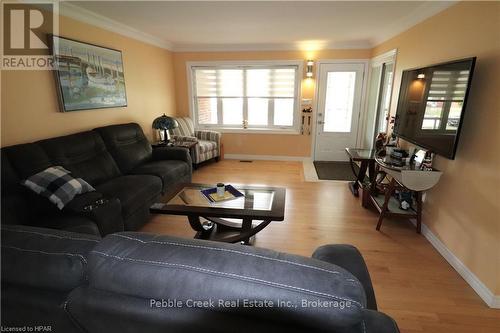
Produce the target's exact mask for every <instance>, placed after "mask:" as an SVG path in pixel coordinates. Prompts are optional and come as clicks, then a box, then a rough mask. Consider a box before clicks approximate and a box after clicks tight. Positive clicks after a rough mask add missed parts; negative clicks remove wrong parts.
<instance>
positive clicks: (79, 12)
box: [59, 1, 173, 51]
mask: <svg viewBox="0 0 500 333" xmlns="http://www.w3.org/2000/svg"><path fill="white" fill-rule="evenodd" d="M59 14H60V15H63V16H66V17H70V18H72V19H75V20H77V21H80V22H83V23H87V24H90V25H93V26H96V27H99V28H102V29H105V30H108V31H112V32H115V33H117V34H120V35H122V36H125V37H130V38H132V39H136V40H138V41H141V42H143V43H147V44H151V45H154V46H157V47H160V48H162V49H165V50H169V51H172V50H173V45H172V43H171V42H169V41H166V40H163V39H161V38H158V37H155V36H152V35H150V34H147V33H145V32H142V31H139V30H137V29H134V28H131V27H129V26H128V25H126V24H123V23H120V22H118V21H115V20H112V19H110V18H108V17H105V16H102V15H99V14H96V13H94V12H92V11H90V10H87V9H84V8H81V7H79V6H77V5H75V4H72V3H69V2H67V1H61V2H60V3H59Z"/></svg>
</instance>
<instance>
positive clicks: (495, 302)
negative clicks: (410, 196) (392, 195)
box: [412, 220, 500, 309]
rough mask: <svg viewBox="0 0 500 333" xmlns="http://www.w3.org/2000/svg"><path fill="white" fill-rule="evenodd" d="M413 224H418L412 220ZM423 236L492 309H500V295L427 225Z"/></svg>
mask: <svg viewBox="0 0 500 333" xmlns="http://www.w3.org/2000/svg"><path fill="white" fill-rule="evenodd" d="M412 223H413V224H416V222H415V221H414V220H412ZM422 235H423V236H424V237H425V238H427V240H428V241H429V243H431V244H432V246H434V248H435V249H436V250H437V251H438V252H439V253H440V254H441V255H442V256H443V257H444V258H445V259H446V261H447V262H448V263H449V264H450V265H451V266H452V267H453V268H454V269H455V270H456V271H457V273H458V274H460V276H461V277H462V278H463V279H464V280H465V281H466V282H467V283H468V284H469V285H470V286H471V287H472V289H474V291H475V292H476V293H477V294H478V295H479V297H481V299H482V300H483V301H484V302H485V303H486V304H487V305H488V306H489V307H490V308H495V309H500V295H495V294H494V293H493V292H492V291H491V290H490V289H488V287H486V286H485V285H484V283H482V282H481V280H479V278H478V277H477V276H476V275H475V274H474V273H472V272H471V270H470V269H468V268H467V266H465V265H464V264H463V262H462V261H460V259H458V258H457V257H456V256H455V255H454V254H453V252H451V251H450V250H449V249H448V248H447V247H446V245H444V244H443V242H441V240H440V239H439V238H438V237H437V236H436V235H434V233H433V232H432V231H431V229H429V228H428V227H427V226H426V225H425V224H423V223H422Z"/></svg>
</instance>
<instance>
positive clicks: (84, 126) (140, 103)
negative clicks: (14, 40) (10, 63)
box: [1, 17, 175, 146]
mask: <svg viewBox="0 0 500 333" xmlns="http://www.w3.org/2000/svg"><path fill="white" fill-rule="evenodd" d="M59 34H60V35H61V36H64V37H69V38H74V39H77V40H80V41H84V42H89V43H93V44H97V45H102V46H106V47H110V48H114V49H118V50H121V51H122V53H123V62H124V72H125V85H126V90H127V100H128V107H125V108H112V109H96V110H86V111H75V112H68V113H62V112H59V108H58V102H57V94H56V88H55V83H54V77H53V74H52V72H50V71H2V78H1V83H2V98H1V108H2V109H1V120H2V125H1V129H2V134H1V140H2V142H1V144H2V146H7V145H12V144H17V143H24V142H30V141H33V140H37V139H43V138H48V137H52V136H57V135H63V134H68V133H74V132H77V131H81V130H88V129H92V128H94V127H97V126H103V125H109V124H116V123H123V122H130V121H134V122H138V123H139V124H141V126H142V128H143V129H144V131H145V132H146V134H147V135H148V136H151V134H152V130H151V123H152V121H153V119H154V118H156V117H157V116H159V115H161V114H162V113H164V112H165V113H167V114H173V113H174V112H175V96H174V80H173V77H174V76H173V67H172V65H173V61H172V53H171V52H169V51H167V50H164V49H160V48H158V47H154V46H151V45H149V44H145V43H141V42H139V41H137V40H134V39H130V38H127V37H124V36H122V35H118V34H115V33H112V32H109V31H106V30H103V29H99V28H96V27H94V26H90V25H87V24H84V23H81V22H79V21H75V20H72V19H69V18H66V17H61V19H60V33H59Z"/></svg>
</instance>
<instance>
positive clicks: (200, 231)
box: [188, 215, 214, 239]
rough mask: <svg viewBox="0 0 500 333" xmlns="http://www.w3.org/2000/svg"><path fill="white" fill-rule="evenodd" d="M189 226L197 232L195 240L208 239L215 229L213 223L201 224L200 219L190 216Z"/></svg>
mask: <svg viewBox="0 0 500 333" xmlns="http://www.w3.org/2000/svg"><path fill="white" fill-rule="evenodd" d="M188 220H189V225H190V226H191V228H192V229H193V230H194V231H196V235H195V238H201V239H206V238H208V237H209V236H210V234H211V233H212V231H213V229H214V224H213V222H211V221H208V222H206V223H201V221H200V217H199V216H197V215H188Z"/></svg>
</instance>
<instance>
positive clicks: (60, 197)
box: [22, 166, 95, 209]
mask: <svg viewBox="0 0 500 333" xmlns="http://www.w3.org/2000/svg"><path fill="white" fill-rule="evenodd" d="M22 184H23V185H24V186H26V187H27V188H29V189H30V190H32V191H33V192H35V193H36V194H38V195H41V196H44V197H46V198H47V199H49V200H50V202H52V203H53V204H55V205H56V206H57V208H59V209H63V208H64V206H66V204H67V203H68V202H70V201H71V200H73V198H74V197H75V196H76V195H77V194H83V193H87V192H92V191H95V190H94V188H93V187H92V186H91V185H89V184H88V183H87V182H86V181H84V180H83V179H81V178H74V177H73V176H71V175H70V172H69V171H68V170H66V169H64V168H63V167H61V166H53V167H49V168H47V169H45V170H43V171H40V172H39V173H36V174H34V175H33V176H31V177H29V178H28V179H26V180H24V181H23V182H22Z"/></svg>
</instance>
